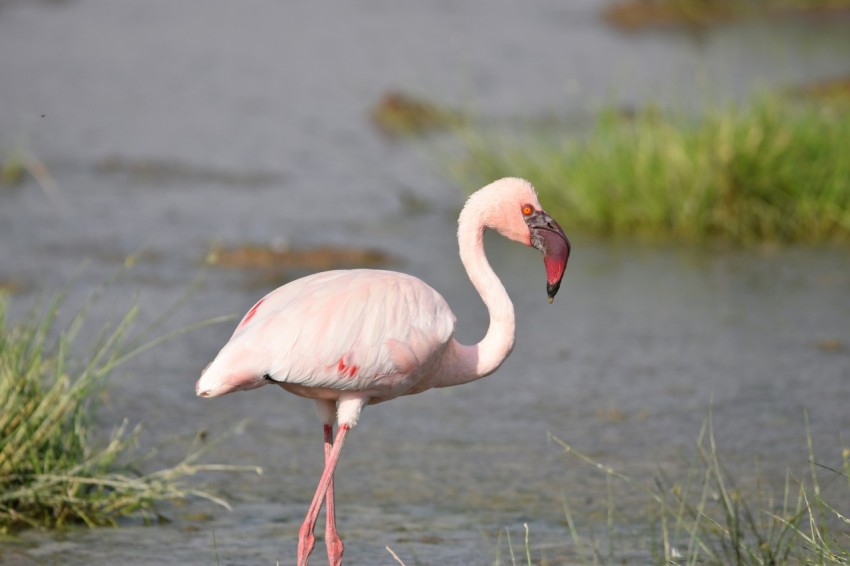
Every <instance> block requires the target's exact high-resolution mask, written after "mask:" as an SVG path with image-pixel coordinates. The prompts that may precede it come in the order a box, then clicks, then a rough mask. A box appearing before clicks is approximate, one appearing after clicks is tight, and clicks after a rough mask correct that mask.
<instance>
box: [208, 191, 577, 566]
mask: <svg viewBox="0 0 850 566" xmlns="http://www.w3.org/2000/svg"><path fill="white" fill-rule="evenodd" d="M486 229H493V230H496V231H497V232H499V233H500V234H501V235H502V236H504V237H506V238H508V239H511V240H514V241H516V242H519V243H521V244H523V245H526V246H531V247H534V248H536V249H538V250H539V251H541V252H542V253H543V260H544V265H545V268H546V292H547V295H548V297H549V301H550V302H551V301H552V299H553V298H554V296H555V294H556V293H557V292H558V289H559V287H560V284H561V279H562V277H563V275H564V269H565V268H566V265H567V260H568V258H569V254H570V244H569V240H568V239H567V237H566V235H564V232H563V230H562V229H561V227H560V226H559V225H558V223H557V222H555V221H554V220H553V219H552V218H551V217H550V216H549V215H548V214H546V212H545V211H544V210H543V209H542V208H541V206H540V202H539V201H538V200H537V194H536V193H535V191H534V188H533V187H532V186H531V184H530V183H528V182H527V181H524V180H522V179H515V178H506V179H500V180H498V181H495V182H493V183H491V184H490V185H487V186H486V187H484V188H482V189H480V190H479V191H477V192H475V193H474V194H473V195H472V196H470V197H469V199H468V200H467V202H466V204H465V205H464V207H463V210H462V211H461V213H460V217H459V219H458V243H459V247H460V259H461V262H462V263H463V265H464V267H465V268H466V271H467V274H468V275H469V279H470V281H471V282H472V284H473V286H475V288H476V290H477V291H478V292H479V294H480V295H481V299H482V300H483V301H484V304H485V306H486V307H487V310H488V311H489V313H490V325H489V327H488V329H487V334H486V335H485V336H484V338H483V339H482V340H481V341H480V342H478V343H477V344H474V345H471V346H467V345H463V344H460V343H459V342H458V341H457V340H455V339H454V337H453V336H454V329H455V316H454V314H452V311H451V309H450V308H449V306H448V304H447V303H446V301H445V299H443V297H442V296H440V294H439V293H437V291H435V290H434V289H432V288H431V287H429V286H428V285H426V284H425V283H423V282H422V281H421V280H419V279H417V278H416V277H412V276H410V275H405V274H402V273H396V272H392V271H381V270H371V269H354V270H347V271H342V270H341V271H327V272H324V273H317V274H315V275H310V276H308V277H304V278H302V279H298V280H297V281H293V282H292V283H289V284H287V285H284V286H283V287H280V288H279V289H277V290H275V291H272V292H271V293H269V294H268V295H266V296H265V297H264V298H262V299H261V300H260V301H258V302H257V303H256V304H255V305H254V306H253V307H252V308H251V309H250V310H249V311H248V313H247V314H246V315H245V316H244V317H243V318H242V320H241V322H240V323H239V324H238V325H237V327H236V330H235V331H234V332H233V335H232V336H231V338H230V340H229V341H228V342H227V344H225V346H224V347H223V348H222V349H221V351H220V352H219V353H218V355H217V356H216V357H215V359H214V360H213V361H212V363H211V364H210V365H209V366H207V368H206V369H205V370H204V371H203V372H202V373H201V378H200V379H199V380H198V382H197V384H196V385H195V391H196V393H197V394H198V396H200V397H219V396H221V395H224V394H226V393H231V392H233V391H242V390H248V389H255V388H257V387H260V386H262V385H266V384H269V383H276V384H278V385H280V386H281V387H282V388H284V389H285V390H287V391H289V392H290V393H294V394H296V395H300V396H302V397H307V398H311V399H314V400H315V401H316V406H317V409H318V412H319V415H320V417H321V419H322V423H323V425H324V438H325V469H324V471H323V472H322V477H321V479H320V480H319V485H318V487H317V489H316V492H315V494H314V496H313V500H312V502H311V503H310V508H309V509H308V511H307V516H306V518H305V519H304V522H303V523H302V525H301V529H300V531H299V536H298V564H299V566H306V564H307V559H308V557H309V555H310V553H311V551H312V549H313V545H314V536H313V530H314V527H315V523H316V520H317V517H318V514H319V511H320V510H321V507H322V505H323V504H324V502H325V501H326V502H327V513H326V515H327V518H326V530H325V543H326V545H327V548H328V558H329V560H330V563H331V564H332V565H334V566H336V565H339V564H341V562H342V553H343V545H342V541H341V540H340V538H339V535H338V534H337V532H336V525H335V515H334V495H333V493H334V484H333V472H334V469H335V467H336V463H337V461H338V459H339V455H340V452H341V450H342V446H343V443H344V442H345V439H346V437H347V435H348V433H349V431H350V430H351V429H352V428H353V427H354V426H355V425H356V424H357V421H358V419H359V417H360V413H361V411H362V409H363V407H364V406H365V405H368V404H374V403H380V402H382V401H386V400H388V399H393V398H395V397H399V396H401V395H410V394H414V393H419V392H422V391H425V390H427V389H431V388H434V387H446V386H451V385H460V384H462V383H467V382H470V381H474V380H477V379H480V378H482V377H484V376H486V375H489V374H490V373H492V372H494V371H495V370H496V369H498V368H499V366H500V365H501V364H502V362H504V360H505V359H506V358H507V357H508V355H509V354H510V353H511V350H512V349H513V346H514V333H515V329H516V324H515V317H514V309H513V304H512V303H511V300H510V298H509V297H508V294H507V292H506V291H505V288H504V286H503V285H502V284H501V282H500V281H499V278H498V277H497V276H496V274H495V273H494V272H493V269H492V268H491V267H490V264H489V263H488V262H487V258H486V256H485V255H484V231H485V230H486ZM334 422H336V423H338V425H339V429H338V432H337V434H336V437H335V438H334V437H333V435H332V431H333V424H334Z"/></svg>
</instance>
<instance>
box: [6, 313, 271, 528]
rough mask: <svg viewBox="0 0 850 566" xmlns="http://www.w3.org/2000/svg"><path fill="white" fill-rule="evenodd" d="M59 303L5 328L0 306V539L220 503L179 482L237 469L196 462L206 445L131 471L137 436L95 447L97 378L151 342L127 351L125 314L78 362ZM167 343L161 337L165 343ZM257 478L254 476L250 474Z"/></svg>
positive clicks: (124, 432) (74, 330)
mask: <svg viewBox="0 0 850 566" xmlns="http://www.w3.org/2000/svg"><path fill="white" fill-rule="evenodd" d="M59 305H60V299H59V298H58V297H57V298H55V299H53V301H52V302H51V303H50V304H49V305H48V307H47V308H46V309H45V310H44V311H43V312H42V311H39V310H34V311H33V312H32V313H31V314H30V315H29V316H28V317H27V318H26V320H24V321H22V322H20V323H17V324H14V325H10V324H8V323H7V320H6V312H7V305H6V302H5V301H0V406H2V407H3V411H2V412H0V532H8V531H10V530H13V529H17V528H21V527H59V526H62V525H64V524H67V523H84V524H86V525H89V526H97V525H114V524H116V521H117V520H118V519H119V518H121V517H125V516H141V517H143V518H145V519H146V520H155V519H157V518H158V517H159V515H158V514H157V511H156V504H157V503H161V502H163V501H166V500H174V499H181V498H185V497H189V496H196V497H202V498H206V499H209V500H211V501H215V502H217V503H220V504H222V505H225V506H226V505H227V504H226V503H225V502H224V501H222V500H220V499H219V498H217V497H215V496H214V495H211V494H208V493H206V492H203V491H200V490H198V489H196V488H195V487H192V486H191V485H189V484H187V483H186V481H185V480H186V478H187V477H189V476H191V475H192V474H195V473H197V472H199V471H203V470H213V469H215V470H217V469H232V470H242V469H245V468H244V467H237V466H215V465H205V464H199V463H198V459H199V458H200V457H201V456H202V455H203V454H204V453H205V452H206V450H207V447H201V446H200V445H199V444H198V443H193V445H192V447H190V449H189V451H188V453H187V455H186V457H185V459H184V460H183V461H182V462H179V463H178V464H177V465H175V466H172V467H169V468H165V469H161V470H158V471H153V472H140V471H138V469H139V468H144V467H145V462H143V461H141V462H140V461H132V460H131V458H132V457H133V456H134V453H133V452H134V451H133V449H134V446H135V442H136V439H137V437H138V435H139V432H140V429H139V427H136V428H134V429H132V430H129V429H128V424H127V422H126V421H125V422H124V423H122V424H120V425H119V426H117V427H116V428H115V429H114V430H113V432H112V433H111V434H110V435H109V436H108V438H106V439H105V441H103V440H102V439H99V438H98V437H99V435H98V434H97V431H96V429H97V428H98V423H97V421H96V409H97V405H98V401H99V399H100V396H101V395H102V394H103V393H104V386H105V380H106V378H107V377H108V376H109V375H110V373H111V372H112V371H113V370H114V369H115V368H116V367H118V366H119V365H120V364H121V363H122V362H124V361H126V360H127V359H129V358H131V357H133V356H134V355H136V354H137V353H139V352H141V351H143V350H145V349H147V348H148V347H150V346H152V345H154V344H156V343H159V342H160V341H161V340H154V341H151V342H148V343H145V344H142V345H136V346H135V347H133V348H131V347H129V345H130V343H129V342H128V341H127V340H126V336H127V332H128V330H129V328H130V326H131V323H132V321H133V319H134V317H135V315H136V309H132V310H130V311H129V312H128V313H127V315H126V316H125V317H124V319H123V320H121V322H120V323H119V324H118V325H117V326H115V327H114V328H112V329H111V330H108V329H107V330H105V331H104V332H103V333H102V334H101V336H100V339H99V341H98V342H97V344H96V346H95V348H94V349H93V351H92V352H91V354H90V355H89V356H88V357H86V358H85V359H81V360H79V359H76V357H75V356H74V355H72V350H73V349H74V345H75V339H76V338H77V337H78V336H79V335H80V334H81V330H82V328H83V320H84V318H85V317H84V314H85V313H84V312H82V313H81V314H80V315H78V316H77V317H75V319H74V320H73V321H72V322H71V323H70V324H69V325H68V327H67V328H65V329H63V330H62V331H60V332H58V337H57V338H55V339H53V338H52V336H53V335H54V334H57V332H56V329H55V328H54V326H55V324H54V323H55V321H56V315H57V312H58V309H59ZM166 336H167V335H166ZM250 469H251V470H254V471H256V468H250Z"/></svg>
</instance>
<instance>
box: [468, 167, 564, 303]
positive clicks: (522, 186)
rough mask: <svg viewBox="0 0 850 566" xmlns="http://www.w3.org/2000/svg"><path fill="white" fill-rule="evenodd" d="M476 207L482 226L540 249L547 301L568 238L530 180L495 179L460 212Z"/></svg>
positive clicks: (560, 269) (557, 280)
mask: <svg viewBox="0 0 850 566" xmlns="http://www.w3.org/2000/svg"><path fill="white" fill-rule="evenodd" d="M476 210H477V211H480V212H479V213H480V214H481V216H482V219H483V225H484V226H486V227H488V228H492V229H494V230H496V231H497V232H499V233H500V234H501V235H502V236H504V237H506V238H508V239H511V240H514V241H516V242H519V243H521V244H525V245H526V246H531V247H534V248H536V249H538V250H540V251H541V252H542V253H543V263H544V265H545V266H546V294H547V296H548V298H549V302H550V303H551V302H552V301H553V300H554V298H555V294H556V293H557V292H558V289H559V288H560V287H561V279H562V278H563V277H564V270H565V269H566V268H567V261H568V260H569V258H570V241H569V239H568V238H567V236H566V234H564V231H563V229H561V226H560V225H559V224H558V223H557V222H556V221H555V220H554V219H553V218H552V217H551V216H549V214H548V213H547V212H546V211H545V210H543V207H542V206H541V205H540V201H539V200H538V199H537V192H536V191H535V190H534V187H533V186H532V185H531V183H529V182H528V181H526V180H524V179H517V178H513V177H508V178H505V179H499V180H498V181H495V182H493V183H491V184H490V185H488V186H486V187H484V188H483V189H481V190H480V191H478V192H477V193H475V194H473V195H472V196H471V197H470V198H469V201H468V202H467V206H466V207H464V212H462V213H461V216H463V215H464V214H475V211H476ZM467 211H468V212H467Z"/></svg>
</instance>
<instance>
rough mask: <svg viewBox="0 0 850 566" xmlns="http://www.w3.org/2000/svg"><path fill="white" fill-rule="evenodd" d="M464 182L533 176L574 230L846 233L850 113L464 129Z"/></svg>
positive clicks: (785, 105) (816, 110)
mask: <svg viewBox="0 0 850 566" xmlns="http://www.w3.org/2000/svg"><path fill="white" fill-rule="evenodd" d="M460 137H461V140H462V141H463V144H464V146H465V149H466V157H465V158H464V159H463V160H462V162H460V163H457V164H455V166H454V167H453V168H452V169H453V171H454V173H455V174H456V177H457V178H458V179H459V180H460V182H461V183H462V184H463V185H464V186H465V187H467V188H470V189H471V188H472V187H476V186H479V185H480V184H481V183H482V182H483V181H486V180H490V179H495V178H498V177H502V176H508V175H511V176H520V177H525V178H528V179H530V180H532V181H533V182H534V184H535V186H536V187H537V189H538V192H539V193H540V197H541V201H543V202H545V203H546V206H547V210H548V211H549V212H550V213H552V215H553V216H555V217H556V218H558V219H559V221H560V222H561V223H562V224H563V225H564V226H569V228H570V230H578V231H583V232H589V233H592V234H596V235H600V236H613V237H638V238H641V239H672V240H678V241H684V242H688V243H694V242H704V241H711V240H723V241H731V242H736V243H744V244H746V243H752V242H763V241H781V242H836V241H843V242H847V241H850V160H848V159H847V155H848V151H850V110H848V106H847V105H845V104H826V103H810V102H792V101H789V100H787V99H783V98H779V97H762V98H760V99H758V100H756V101H754V102H751V103H748V104H745V105H742V106H727V107H724V108H718V109H715V110H712V111H708V112H706V113H705V114H704V115H702V116H700V117H697V118H693V117H686V116H668V115H662V114H661V113H660V112H659V111H657V110H654V109H647V110H644V111H641V112H638V113H637V114H636V115H633V116H623V114H622V113H620V112H617V111H615V110H608V111H605V112H603V113H601V115H600V116H599V117H598V119H597V121H596V124H595V126H594V127H593V128H592V129H591V131H590V132H587V131H585V132H574V131H560V132H556V133H551V132H548V131H538V132H534V133H532V134H530V135H526V136H522V137H521V138H520V139H517V138H516V137H512V138H506V137H494V136H493V135H491V134H490V133H487V132H484V131H481V130H478V131H476V130H472V129H466V130H462V131H461V132H460Z"/></svg>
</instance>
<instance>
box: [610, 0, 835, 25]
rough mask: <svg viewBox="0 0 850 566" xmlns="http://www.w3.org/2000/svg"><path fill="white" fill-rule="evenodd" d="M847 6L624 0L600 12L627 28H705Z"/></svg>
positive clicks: (791, 0)
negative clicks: (755, 18)
mask: <svg viewBox="0 0 850 566" xmlns="http://www.w3.org/2000/svg"><path fill="white" fill-rule="evenodd" d="M848 9H850V1H848V0H624V1H620V2H617V3H614V4H612V5H610V6H608V7H607V8H606V9H605V11H604V12H603V15H604V17H605V20H606V21H607V22H608V23H609V24H611V25H613V26H616V27H619V28H621V29H626V30H630V31H635V30H640V29H645V28H650V27H660V26H676V25H686V26H691V27H706V26H710V25H715V24H721V23H724V22H728V21H731V20H737V19H742V18H754V17H765V16H771V17H774V16H791V15H801V14H802V15H805V14H817V13H821V12H831V11H839V10H848Z"/></svg>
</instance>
